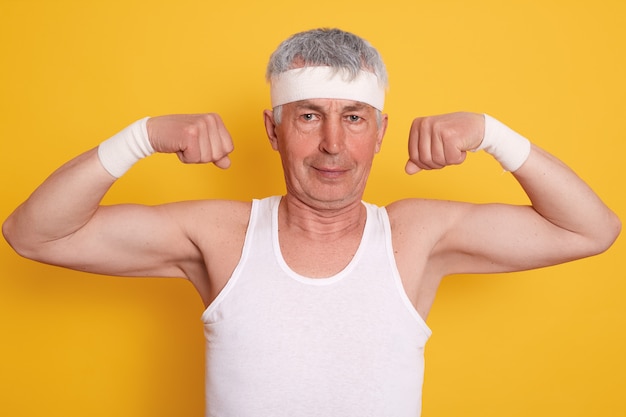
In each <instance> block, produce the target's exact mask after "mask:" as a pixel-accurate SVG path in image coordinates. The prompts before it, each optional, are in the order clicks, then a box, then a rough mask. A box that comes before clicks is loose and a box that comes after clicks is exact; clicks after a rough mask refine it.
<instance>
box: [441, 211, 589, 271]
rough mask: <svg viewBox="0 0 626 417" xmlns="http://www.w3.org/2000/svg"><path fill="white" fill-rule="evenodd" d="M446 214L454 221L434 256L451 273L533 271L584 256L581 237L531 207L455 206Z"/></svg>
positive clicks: (448, 223)
mask: <svg viewBox="0 0 626 417" xmlns="http://www.w3.org/2000/svg"><path fill="white" fill-rule="evenodd" d="M440 213H441V212H440ZM446 213H447V215H448V219H449V220H448V221H445V222H444V226H443V227H442V229H441V238H440V239H439V240H438V241H437V244H436V245H435V247H434V248H433V257H438V258H440V259H439V260H440V261H441V264H442V265H446V268H447V269H448V270H447V271H446V274H456V273H498V272H512V271H521V270H528V269H533V268H539V267H545V266H550V265H555V264H559V263H562V262H567V261H570V260H573V259H577V258H579V257H581V256H582V255H583V254H584V253H585V248H584V240H583V239H581V237H580V236H579V235H577V234H576V233H573V232H570V231H568V230H566V229H564V228H561V227H559V226H556V225H555V224H553V223H551V222H550V221H549V220H548V219H546V218H544V217H542V216H541V215H539V214H538V213H537V212H536V211H535V210H534V209H533V208H532V207H530V206H514V205H507V204H483V205H476V204H468V203H456V204H454V205H453V206H451V207H449V208H448V210H447V211H446Z"/></svg>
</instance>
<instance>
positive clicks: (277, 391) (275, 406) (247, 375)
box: [202, 197, 431, 417]
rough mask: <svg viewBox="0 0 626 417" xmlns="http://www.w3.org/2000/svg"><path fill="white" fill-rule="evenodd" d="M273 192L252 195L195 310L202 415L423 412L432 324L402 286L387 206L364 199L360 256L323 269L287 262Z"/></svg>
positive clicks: (397, 416)
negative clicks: (224, 278)
mask: <svg viewBox="0 0 626 417" xmlns="http://www.w3.org/2000/svg"><path fill="white" fill-rule="evenodd" d="M279 202H280V197H269V198H266V199H263V200H255V201H254V202H253V204H252V212H251V215H250V223H249V225H248V231H247V234H246V238H245V243H244V247H243V253H242V256H241V259H240V261H239V264H238V265H237V268H236V269H235V271H234V272H233V275H232V277H231V278H230V280H229V282H228V283H227V284H226V286H225V287H224V289H223V290H222V292H221V293H220V294H219V295H218V297H217V298H216V299H215V300H214V301H213V303H211V305H210V306H209V307H208V308H207V309H206V311H205V312H204V313H203V315H202V321H203V322H204V329H205V336H206V401H207V404H206V415H207V416H210V417H235V416H236V417H268V416H272V417H282V416H284V417H312V416H319V417H334V416H341V417H347V416H349V417H355V416H358V417H366V416H376V417H405V416H406V417H417V416H419V415H420V410H421V398H422V381H423V374H424V345H425V343H426V341H427V340H428V338H429V337H430V334H431V331H430V329H429V328H428V326H427V325H426V323H425V322H424V321H423V320H422V318H421V317H420V316H419V314H418V313H417V311H416V310H415V309H414V308H413V306H412V304H411V302H410V301H409V299H408V297H407V295H406V293H405V292H404V289H403V287H402V283H401V281H400V276H399V273H398V270H397V268H396V264H395V260H394V256H393V250H392V246H391V229H390V226H389V219H388V217H387V212H386V210H385V209H384V208H379V207H376V206H374V205H371V204H367V203H364V204H365V206H366V208H367V221H366V224H365V228H364V232H363V237H362V240H361V243H360V246H359V248H358V250H357V252H356V254H355V255H354V257H353V259H352V260H351V262H350V263H349V264H348V265H347V266H346V267H345V269H344V270H342V271H341V272H339V273H338V274H337V275H335V276H332V277H329V278H321V279H320V278H307V277H305V276H302V275H299V274H297V273H295V272H294V271H292V270H291V269H290V268H289V266H288V265H287V264H286V263H285V261H284V259H283V257H282V255H281V252H280V246H279V244H278V227H277V225H278V203H279Z"/></svg>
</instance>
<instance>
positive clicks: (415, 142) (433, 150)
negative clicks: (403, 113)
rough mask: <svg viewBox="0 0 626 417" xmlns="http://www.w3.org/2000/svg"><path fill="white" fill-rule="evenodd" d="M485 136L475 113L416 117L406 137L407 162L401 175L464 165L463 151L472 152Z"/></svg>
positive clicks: (483, 120) (464, 152)
mask: <svg viewBox="0 0 626 417" xmlns="http://www.w3.org/2000/svg"><path fill="white" fill-rule="evenodd" d="M484 133H485V118H484V116H483V115H482V114H476V113H450V114H444V115H439V116H429V117H418V118H416V119H415V120H413V123H412V125H411V131H410V133H409V160H408V162H407V164H406V167H405V171H406V172H407V174H415V173H416V172H418V171H420V170H422V169H440V168H443V167H445V166H448V165H458V164H460V163H462V162H463V161H465V157H466V155H467V151H470V150H473V149H476V148H477V147H478V146H479V145H480V143H481V141H482V139H483V137H484Z"/></svg>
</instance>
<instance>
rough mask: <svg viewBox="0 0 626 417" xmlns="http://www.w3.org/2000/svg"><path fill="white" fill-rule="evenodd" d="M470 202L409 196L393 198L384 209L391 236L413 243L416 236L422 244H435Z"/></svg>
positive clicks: (459, 217) (452, 225)
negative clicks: (408, 197) (410, 197)
mask: <svg viewBox="0 0 626 417" xmlns="http://www.w3.org/2000/svg"><path fill="white" fill-rule="evenodd" d="M470 206H471V204H470V203H464V202H458V201H448V200H432V199H420V198H412V199H404V200H398V201H395V202H393V203H391V204H389V205H387V206H386V207H385V209H386V210H387V213H388V216H389V223H390V225H391V232H392V235H393V237H394V240H400V241H403V240H404V239H408V240H409V241H410V244H411V245H412V244H415V239H418V240H419V241H420V242H421V243H422V244H425V243H426V244H427V242H430V244H431V245H434V244H435V243H436V242H438V241H439V240H440V239H441V238H442V236H443V235H445V234H446V233H447V231H448V230H450V229H451V228H453V227H454V224H455V223H456V222H458V221H460V219H462V218H463V216H464V213H465V212H466V210H467V209H468V208H469V207H470ZM397 243H399V241H398V242H397ZM407 243H409V242H407Z"/></svg>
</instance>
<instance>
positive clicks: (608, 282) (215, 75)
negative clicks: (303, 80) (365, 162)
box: [0, 0, 626, 417]
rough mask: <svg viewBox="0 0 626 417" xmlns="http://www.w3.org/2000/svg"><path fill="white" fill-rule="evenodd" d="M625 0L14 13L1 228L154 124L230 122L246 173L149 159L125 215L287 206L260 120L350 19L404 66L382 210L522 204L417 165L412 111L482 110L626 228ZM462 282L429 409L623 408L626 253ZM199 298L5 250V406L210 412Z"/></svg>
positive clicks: (475, 182)
mask: <svg viewBox="0 0 626 417" xmlns="http://www.w3.org/2000/svg"><path fill="white" fill-rule="evenodd" d="M625 18H626V3H625V2H623V1H621V0H613V1H602V0H600V1H591V0H587V1H579V0H558V1H552V0H530V1H522V0H516V1H502V0H476V1H462V0H457V1H455V0H437V1H435V0H410V1H409V0H388V1H383V2H379V1H372V0H361V1H354V2H352V1H351V2H342V1H337V0H330V1H329V0H317V1H314V2H298V1H283V0H273V1H270V2H262V1H256V0H254V1H253V0H247V1H240V2H237V1H233V2H217V1H211V0H195V1H194V0H177V1H171V0H150V1H148V0H143V1H142V0H124V1H120V0H108V1H84V0H80V1H79V0H54V1H51V0H50V1H43V0H40V1H36V0H1V2H0V48H1V56H2V61H1V65H0V106H1V107H0V138H1V147H0V149H1V152H2V156H1V159H2V163H1V164H0V184H1V185H0V187H1V188H0V192H1V195H2V198H1V202H0V218H2V219H4V218H5V217H6V216H7V215H8V214H9V213H10V212H11V211H12V210H13V208H14V207H15V206H16V205H17V204H19V202H21V201H22V200H24V199H25V198H26V197H27V196H28V194H29V193H30V191H31V190H32V189H33V188H34V187H35V186H36V185H38V184H39V183H40V182H41V181H42V180H43V179H44V178H45V177H46V176H47V175H48V174H49V173H50V172H51V171H52V170H53V169H54V168H56V167H57V166H58V165H60V164H61V163H62V162H64V161H66V160H67V159H69V158H70V157H72V156H74V155H76V154H78V153H79V152H82V151H83V150H86V149H87V148H90V147H93V146H95V145H96V144H98V143H99V142H100V141H101V140H102V139H105V138H106V137H108V136H109V135H111V134H112V133H114V132H116V131H117V130H119V129H121V128H122V127H124V126H125V125H127V124H128V123H130V122H131V121H133V120H135V119H138V118H140V117H142V116H144V115H157V114H163V113H170V112H177V113H180V112H206V111H213V112H218V113H220V114H221V115H222V116H223V118H224V120H225V122H226V124H227V126H229V127H230V130H231V133H232V135H233V137H234V139H235V141H236V147H237V148H236V151H235V153H234V154H233V156H232V159H233V166H232V168H231V169H230V170H228V171H220V170H218V169H216V168H214V167H212V166H182V165H180V164H179V163H178V162H177V159H176V158H175V157H168V156H161V155H159V156H155V157H153V158H150V159H149V160H146V161H142V162H141V163H139V164H138V165H137V166H136V167H135V168H134V169H133V170H132V171H131V172H130V173H129V174H128V175H127V176H125V177H124V178H123V179H121V180H120V181H119V182H118V183H117V184H116V185H115V187H114V189H113V190H112V191H111V193H110V194H109V195H108V196H107V199H106V201H107V202H108V203H114V202H128V201H134V202H141V203H149V204H153V203H159V202H165V201H172V200H178V199H195V198H214V197H219V198H237V199H249V198H251V197H261V196H264V195H267V194H270V193H281V192H282V190H283V187H282V185H281V175H280V169H279V160H278V158H277V156H276V155H275V154H274V153H273V152H272V151H271V150H270V148H269V146H268V144H267V142H266V139H265V135H264V131H263V127H262V117H261V112H262V110H263V109H264V108H266V107H267V106H268V88H267V86H266V85H265V83H264V79H263V74H264V66H265V63H266V60H267V57H268V55H269V54H270V52H271V51H272V50H273V49H274V47H275V46H276V45H277V44H278V42H279V41H281V40H282V39H283V38H285V37H286V36H288V35H290V34H291V33H294V32H296V31H301V30H304V29H309V28H313V27H318V26H339V27H342V28H344V29H347V30H350V31H354V32H356V33H358V34H360V35H362V36H364V37H365V38H367V39H369V40H370V41H372V43H373V44H374V45H376V46H377V47H378V48H379V50H380V51H381V53H382V54H383V57H384V59H385V60H386V62H387V65H388V68H389V72H390V75H391V90H390V93H389V95H388V100H387V109H386V110H387V111H388V112H389V113H390V123H391V126H390V128H389V130H388V135H387V138H386V143H385V146H384V147H383V152H382V154H380V155H379V157H378V159H377V161H376V162H375V166H374V172H373V173H372V178H371V183H370V186H369V188H368V190H367V195H366V197H367V199H368V200H370V201H372V202H375V203H378V204H385V203H387V202H389V201H391V200H394V199H397V198H401V197H405V196H423V197H433V198H446V199H462V200H468V201H476V202H484V201H494V200H496V201H506V202H512V203H525V202H526V200H525V198H524V196H523V194H522V193H521V192H520V191H519V189H518V188H517V187H516V186H515V184H514V182H513V181H512V179H511V177H510V176H509V175H502V174H501V171H500V168H499V167H498V166H497V164H495V163H494V162H493V161H492V160H491V159H490V158H488V157H487V156H484V155H482V154H477V155H472V156H471V157H470V159H469V161H468V162H467V163H466V164H465V165H463V166H461V167H453V168H449V169H446V170H444V171H439V172H424V173H420V174H419V175H417V176H415V177H408V176H406V175H405V174H404V173H403V166H404V161H405V147H406V145H405V143H406V135H407V132H408V128H409V125H410V121H411V120H412V118H413V117H415V116H418V115H425V114H433V113H441V112H448V111H454V110H473V111H484V112H489V113H491V114H493V115H494V116H496V117H498V118H500V119H501V120H503V121H505V122H506V123H508V124H509V125H511V126H513V127H514V128H516V129H517V130H518V131H520V132H521V133H523V134H525V135H526V136H528V137H530V138H532V140H533V141H534V142H535V143H537V144H539V145H540V146H543V147H545V148H547V149H548V150H550V151H552V152H554V153H556V154H557V155H559V156H560V157H561V158H562V159H564V160H565V161H566V162H568V163H569V164H570V165H571V166H573V167H574V168H575V169H576V170H577V171H578V172H579V173H580V174H581V175H582V176H583V177H584V178H586V179H587V180H588V182H589V183H590V184H591V185H592V186H593V187H594V188H595V189H596V190H597V191H598V192H599V193H600V195H601V196H602V197H603V198H604V199H605V200H606V201H607V202H608V203H609V205H610V206H611V207H613V208H614V209H615V210H616V211H617V212H618V213H619V214H620V215H621V217H622V219H626V201H625V193H624V178H625V175H624V166H625V164H624V155H626V145H625V143H626V140H625V133H624V121H625V120H626V116H625V115H626V82H625V81H624V75H625V74H626V58H625V56H626V51H625V47H624V42H625V40H626V26H625V25H624V24H623V22H624V21H625ZM623 241H624V240H623V238H622V239H621V240H618V242H617V244H616V245H615V246H614V247H613V248H612V249H611V250H610V251H609V252H607V253H606V254H603V255H601V256H599V257H595V258H591V259H586V260H582V261H578V262H575V263H571V264H568V265H563V266H559V267H553V268H547V269H544V270H539V271H534V272H527V273H518V274H511V275H502V276H496V277H494V276H460V277H450V278H448V279H446V280H445V281H444V283H443V285H442V288H441V291H440V293H439V295H438V298H437V301H436V303H435V306H434V309H433V311H432V313H431V316H430V317H429V319H428V323H429V325H430V326H431V327H432V329H433V330H434V335H433V337H432V338H431V340H430V342H429V344H428V346H427V370H426V382H425V391H424V416H426V417H435V416H446V417H447V416H450V417H452V416H455V417H456V416H464V417H471V416H480V417H487V416H499V417H500V416H524V417H526V416H534V417H538V416H569V417H572V416H581V417H582V416H584V417H588V416H624V415H626V402H624V397H623V392H624V387H625V386H626V377H625V375H626V359H624V357H625V356H624V352H625V351H626V336H625V335H624V334H625V332H624V327H625V325H626V303H625V302H624V301H623V299H624V297H625V294H626V281H625V280H624V278H625V275H626V273H625V272H624V267H623V259H624V256H626V248H625V247H624V243H623ZM201 312H202V305H201V303H200V301H199V299H198V298H197V297H196V295H195V294H194V292H193V290H192V288H191V286H190V285H188V284H187V283H186V282H184V281H177V280H172V281H168V280H140V279H138V280H132V279H121V278H112V277H100V276H93V275H86V274H82V273H78V272H72V271H66V270H62V269H59V268H55V267H51V266H46V265H40V264H36V263H34V262H31V261H27V260H25V259H21V258H20V257H18V256H17V255H16V254H14V253H13V252H12V251H11V250H10V248H9V247H8V245H7V244H6V242H4V241H0V338H1V339H0V415H3V416H11V417H19V416H40V415H46V416H64V417H67V416H91V417H96V416H109V417H110V416H116V417H124V416H128V417H131V416H132V417H141V416H146V417H148V416H149V417H160V416H200V415H201V413H202V407H203V398H202V397H203V337H202V328H201V323H200V319H199V316H200V314H201Z"/></svg>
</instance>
